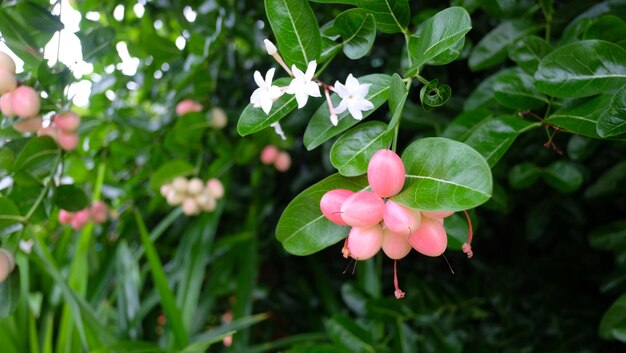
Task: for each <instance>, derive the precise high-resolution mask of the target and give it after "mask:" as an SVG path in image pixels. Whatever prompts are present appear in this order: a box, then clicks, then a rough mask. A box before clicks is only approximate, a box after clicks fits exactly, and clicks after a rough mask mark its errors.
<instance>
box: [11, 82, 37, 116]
mask: <svg viewBox="0 0 626 353" xmlns="http://www.w3.org/2000/svg"><path fill="white" fill-rule="evenodd" d="M11 108H12V109H13V112H14V113H15V115H17V116H19V117H20V118H34V117H35V116H36V115H37V114H39V109H40V108H41V100H40V99H39V95H38V94H37V92H36V91H35V90H34V89H32V88H31V87H28V86H20V87H18V88H16V89H15V91H13V95H12V102H11Z"/></svg>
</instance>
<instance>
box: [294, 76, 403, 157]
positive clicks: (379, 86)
mask: <svg viewBox="0 0 626 353" xmlns="http://www.w3.org/2000/svg"><path fill="white" fill-rule="evenodd" d="M390 81H391V76H389V75H383V74H371V75H366V76H363V77H359V83H360V84H364V83H371V84H372V85H371V86H370V89H369V92H368V93H367V96H366V97H365V99H367V100H369V101H370V102H372V104H373V105H374V109H371V110H368V111H365V112H363V118H366V117H367V116H369V115H370V114H372V113H373V112H374V111H376V109H378V107H380V106H381V105H383V103H385V102H386V101H387V99H388V98H389V83H390ZM330 98H331V101H332V102H333V105H334V106H337V105H338V104H339V102H340V101H341V99H340V98H339V96H338V95H337V94H336V93H333V94H332V95H331V97H330ZM338 118H339V123H338V125H337V126H334V125H333V124H332V123H331V122H330V112H329V110H328V105H327V104H326V103H322V105H321V106H320V107H319V108H318V109H317V111H316V112H315V114H313V117H312V118H311V120H310V121H309V124H308V125H307V127H306V130H305V131H304V145H305V146H306V148H307V150H309V151H310V150H312V149H314V148H316V147H318V146H319V145H321V144H322V143H324V142H326V141H328V140H330V139H331V138H333V137H334V136H337V135H338V134H340V133H342V132H344V131H345V130H347V129H349V128H350V127H351V126H353V125H355V124H356V123H358V122H359V121H358V120H356V119H354V118H353V117H352V115H350V112H349V111H347V110H346V111H345V112H343V113H341V114H338Z"/></svg>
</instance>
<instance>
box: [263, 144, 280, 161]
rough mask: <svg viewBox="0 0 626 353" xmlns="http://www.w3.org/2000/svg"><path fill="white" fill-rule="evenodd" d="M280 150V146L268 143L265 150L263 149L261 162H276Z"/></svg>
mask: <svg viewBox="0 0 626 353" xmlns="http://www.w3.org/2000/svg"><path fill="white" fill-rule="evenodd" d="M279 152H280V151H278V148H276V146H274V145H267V146H265V147H263V150H261V162H262V163H263V164H266V165H270V164H272V163H274V161H276V157H278V153H279Z"/></svg>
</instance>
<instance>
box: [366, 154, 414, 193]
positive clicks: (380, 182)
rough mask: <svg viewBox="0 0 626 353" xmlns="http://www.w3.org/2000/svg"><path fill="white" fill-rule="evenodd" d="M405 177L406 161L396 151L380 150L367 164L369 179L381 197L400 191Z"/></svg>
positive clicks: (373, 188) (373, 189)
mask: <svg viewBox="0 0 626 353" xmlns="http://www.w3.org/2000/svg"><path fill="white" fill-rule="evenodd" d="M405 178H406V171H405V169H404V163H402V160H401V159H400V157H398V155H397V154H396V153H395V152H394V151H391V150H378V151H377V152H376V153H374V155H373V156H372V158H371V159H370V162H369V164H368V165H367V181H368V182H369V184H370V187H371V188H372V191H374V192H375V193H377V194H378V195H379V196H380V197H391V196H393V195H395V194H397V193H399V192H400V190H402V187H403V186H404V179H405Z"/></svg>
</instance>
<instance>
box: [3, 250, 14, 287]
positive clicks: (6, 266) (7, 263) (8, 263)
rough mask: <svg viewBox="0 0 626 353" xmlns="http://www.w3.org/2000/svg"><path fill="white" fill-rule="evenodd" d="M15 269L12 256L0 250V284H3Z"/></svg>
mask: <svg viewBox="0 0 626 353" xmlns="http://www.w3.org/2000/svg"><path fill="white" fill-rule="evenodd" d="M14 268H15V259H14V258H13V255H12V254H11V253H10V252H8V251H7V250H5V249H0V283H2V282H4V281H5V280H6V279H7V277H9V275H10V274H11V272H13V269H14Z"/></svg>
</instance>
